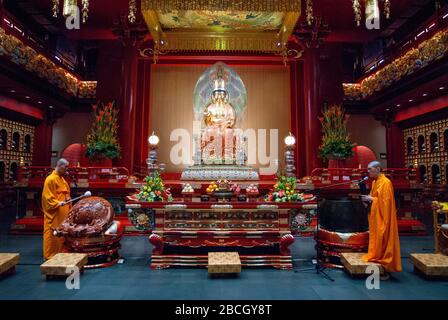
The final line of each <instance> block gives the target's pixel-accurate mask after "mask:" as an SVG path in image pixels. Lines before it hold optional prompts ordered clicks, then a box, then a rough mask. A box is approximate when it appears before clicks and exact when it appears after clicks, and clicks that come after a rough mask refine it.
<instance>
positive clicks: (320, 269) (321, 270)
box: [297, 179, 365, 282]
mask: <svg viewBox="0 0 448 320" xmlns="http://www.w3.org/2000/svg"><path fill="white" fill-rule="evenodd" d="M364 180H365V179H364ZM364 180H350V181H345V182H342V183H337V184H334V185H331V186H325V187H322V188H319V189H314V190H309V192H312V193H313V194H314V195H315V196H316V202H317V209H316V217H317V226H316V235H315V237H314V239H315V242H316V258H315V261H316V265H315V267H314V268H308V269H302V270H300V271H309V270H316V273H317V274H321V275H322V276H323V277H324V278H326V279H328V280H330V281H333V282H334V279H333V278H332V277H330V275H329V274H328V273H327V272H326V271H325V270H326V269H327V267H324V266H323V265H322V264H321V263H320V261H319V253H320V246H319V224H320V221H319V200H320V191H321V190H323V189H328V188H330V187H335V186H339V185H345V184H351V183H357V184H358V185H359V186H360V188H361V184H362V182H363V181H364ZM364 188H365V185H364V187H363V188H361V189H362V190H361V191H364ZM362 193H364V192H362ZM297 272H298V271H297Z"/></svg>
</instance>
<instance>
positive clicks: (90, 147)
mask: <svg viewBox="0 0 448 320" xmlns="http://www.w3.org/2000/svg"><path fill="white" fill-rule="evenodd" d="M92 108H93V116H94V122H93V125H92V131H91V133H90V134H89V135H88V136H87V151H86V155H87V157H89V158H91V159H96V160H101V159H104V158H108V159H115V158H119V157H120V144H119V143H118V137H117V135H118V133H117V130H118V124H117V121H118V118H117V114H118V109H116V108H115V106H114V104H113V103H112V102H109V103H107V104H106V105H104V104H101V105H99V106H97V105H94V106H93V107H92Z"/></svg>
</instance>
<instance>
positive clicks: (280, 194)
mask: <svg viewBox="0 0 448 320" xmlns="http://www.w3.org/2000/svg"><path fill="white" fill-rule="evenodd" d="M278 196H279V197H280V198H282V197H284V196H285V191H283V190H280V191H279V192H278Z"/></svg>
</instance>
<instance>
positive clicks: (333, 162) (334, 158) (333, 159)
mask: <svg viewBox="0 0 448 320" xmlns="http://www.w3.org/2000/svg"><path fill="white" fill-rule="evenodd" d="M327 159H328V168H345V166H346V164H345V160H346V158H343V157H341V156H339V155H331V156H329V157H327Z"/></svg>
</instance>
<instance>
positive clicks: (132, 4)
mask: <svg viewBox="0 0 448 320" xmlns="http://www.w3.org/2000/svg"><path fill="white" fill-rule="evenodd" d="M136 15H137V3H136V0H130V1H129V14H128V19H129V22H130V23H134V22H135V20H136Z"/></svg>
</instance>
